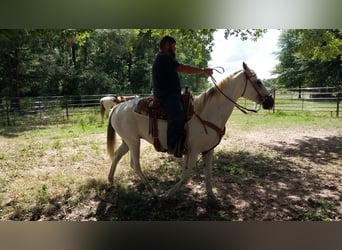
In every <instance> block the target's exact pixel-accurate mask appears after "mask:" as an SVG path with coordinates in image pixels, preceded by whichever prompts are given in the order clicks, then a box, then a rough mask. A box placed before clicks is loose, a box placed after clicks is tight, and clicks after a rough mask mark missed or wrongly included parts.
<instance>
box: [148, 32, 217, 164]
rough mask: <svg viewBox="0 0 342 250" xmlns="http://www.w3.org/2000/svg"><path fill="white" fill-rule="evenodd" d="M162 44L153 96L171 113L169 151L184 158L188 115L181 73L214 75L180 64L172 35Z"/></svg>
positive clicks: (153, 67) (163, 40)
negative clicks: (183, 102)
mask: <svg viewBox="0 0 342 250" xmlns="http://www.w3.org/2000/svg"><path fill="white" fill-rule="evenodd" d="M159 47H160V51H159V53H158V54H157V55H156V58H155V60H154V62H153V66H152V83H153V95H154V98H155V99H156V100H157V101H158V102H159V103H160V105H161V106H162V107H163V108H164V109H165V110H166V112H167V113H168V125H167V148H168V153H169V154H174V155H175V156H176V157H182V154H183V152H182V151H183V149H182V148H181V144H182V143H181V142H182V140H184V137H185V132H184V124H185V118H184V111H183V105H182V100H181V83H180V80H179V76H178V72H180V73H186V74H205V75H207V76H211V75H212V74H213V70H212V69H210V68H206V69H202V68H197V67H193V66H190V65H185V64H181V63H179V62H178V61H177V60H176V40H175V39H174V38H172V37H170V36H165V37H163V38H162V39H161V41H160V45H159Z"/></svg>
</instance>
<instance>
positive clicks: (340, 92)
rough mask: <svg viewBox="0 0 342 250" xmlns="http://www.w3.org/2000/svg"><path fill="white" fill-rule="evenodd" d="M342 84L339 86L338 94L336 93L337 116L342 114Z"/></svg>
mask: <svg viewBox="0 0 342 250" xmlns="http://www.w3.org/2000/svg"><path fill="white" fill-rule="evenodd" d="M341 89H342V86H339V87H338V88H337V95H336V117H339V115H340V102H341V95H342V91H341Z"/></svg>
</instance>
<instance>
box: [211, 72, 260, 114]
mask: <svg viewBox="0 0 342 250" xmlns="http://www.w3.org/2000/svg"><path fill="white" fill-rule="evenodd" d="M217 68H220V69H223V68H222V67H216V68H213V70H215V71H216V72H218V73H220V74H222V73H223V72H224V69H223V72H220V71H219V70H217ZM245 75H246V82H245V88H244V90H243V92H242V96H243V95H244V94H245V92H246V88H247V81H248V80H250V78H249V77H248V76H247V74H246V73H245ZM210 78H211V81H212V82H213V84H214V86H215V87H216V89H217V90H218V91H219V92H220V93H221V94H222V95H223V96H224V97H226V98H227V99H228V100H229V101H231V102H232V103H233V104H234V105H235V107H237V108H238V109H239V110H240V111H241V112H242V113H244V114H247V113H248V112H254V113H257V112H258V111H257V110H255V109H249V108H246V107H244V106H242V105H240V104H238V103H237V102H235V101H234V100H232V99H231V98H230V97H229V96H227V95H226V94H225V93H224V92H223V91H222V90H221V89H220V88H219V86H217V84H216V83H217V81H216V79H215V78H214V77H213V76H210ZM252 85H253V84H252ZM253 87H254V85H253ZM254 88H255V87H254Z"/></svg>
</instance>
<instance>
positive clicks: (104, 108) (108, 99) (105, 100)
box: [100, 95, 138, 122]
mask: <svg viewBox="0 0 342 250" xmlns="http://www.w3.org/2000/svg"><path fill="white" fill-rule="evenodd" d="M136 97H138V96H137V95H134V96H125V97H123V96H105V97H102V98H101V99H100V111H101V121H102V122H103V119H104V116H105V115H106V117H108V114H109V112H110V110H111V109H112V108H113V107H114V106H115V105H116V104H118V103H120V102H124V101H126V100H130V99H133V98H136Z"/></svg>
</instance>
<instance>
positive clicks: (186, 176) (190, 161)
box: [167, 153, 198, 197]
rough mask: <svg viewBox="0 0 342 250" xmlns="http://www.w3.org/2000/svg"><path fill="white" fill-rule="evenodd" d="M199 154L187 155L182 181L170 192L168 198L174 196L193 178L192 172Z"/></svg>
mask: <svg viewBox="0 0 342 250" xmlns="http://www.w3.org/2000/svg"><path fill="white" fill-rule="evenodd" d="M197 156H198V154H191V153H190V154H187V155H185V162H184V166H183V171H182V175H181V178H180V180H179V181H178V182H177V183H176V185H174V186H173V187H172V188H171V189H170V191H169V192H168V195H167V197H172V196H174V195H175V194H176V193H177V192H178V191H179V190H180V188H181V187H182V186H183V185H185V184H187V183H188V182H189V180H190V178H191V171H192V169H193V167H194V166H195V165H196V161H197Z"/></svg>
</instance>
